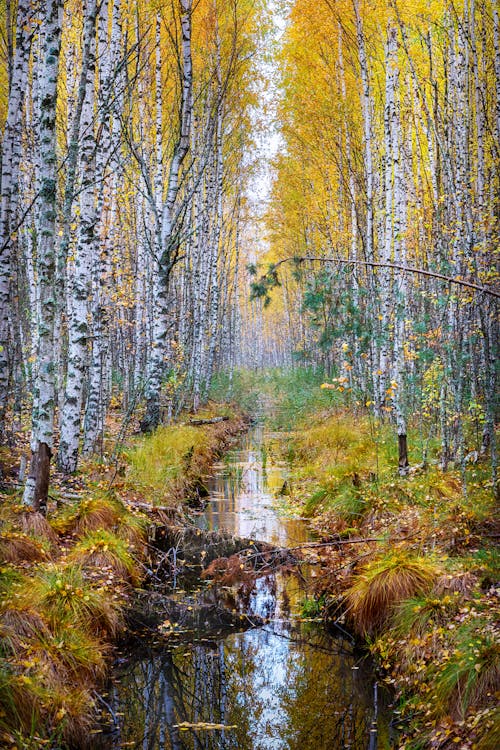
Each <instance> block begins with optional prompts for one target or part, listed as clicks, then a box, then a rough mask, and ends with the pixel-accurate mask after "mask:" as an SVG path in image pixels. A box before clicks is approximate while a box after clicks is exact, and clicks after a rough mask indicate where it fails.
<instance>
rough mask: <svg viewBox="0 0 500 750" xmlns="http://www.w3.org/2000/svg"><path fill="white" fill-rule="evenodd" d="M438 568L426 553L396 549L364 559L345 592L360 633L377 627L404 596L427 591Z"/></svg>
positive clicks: (362, 633) (365, 632) (386, 620)
mask: <svg viewBox="0 0 500 750" xmlns="http://www.w3.org/2000/svg"><path fill="white" fill-rule="evenodd" d="M437 573H438V569H437V566H436V564H435V563H434V562H433V561H431V560H430V559H429V558H428V557H417V556H414V555H412V554H410V553H408V552H406V551H403V550H397V551H393V552H390V553H388V554H386V555H384V556H382V557H378V558H376V559H375V560H373V561H372V562H370V563H368V564H367V565H366V566H365V567H364V568H363V569H362V570H361V572H360V573H358V574H357V576H356V578H355V580H354V583H353V584H352V586H351V587H350V588H349V589H348V591H347V593H346V604H347V608H348V611H349V617H350V619H351V620H352V622H353V625H354V627H355V629H356V630H357V631H358V632H359V633H360V634H361V635H363V636H370V635H373V634H374V633H376V632H378V631H380V629H381V628H382V627H383V626H384V625H386V624H387V622H388V621H389V619H390V618H391V616H392V615H393V612H394V608H395V607H396V606H397V605H398V604H399V603H400V602H402V601H403V600H404V599H409V598H410V597H412V596H415V595H416V594H419V593H425V592H427V591H429V590H430V589H431V587H432V585H433V583H434V582H435V580H436V577H437Z"/></svg>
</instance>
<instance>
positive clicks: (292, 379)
mask: <svg viewBox="0 0 500 750" xmlns="http://www.w3.org/2000/svg"><path fill="white" fill-rule="evenodd" d="M326 379H327V376H326V375H325V373H324V372H323V371H321V370H319V369H315V368H312V367H296V368H293V369H292V368H273V369H268V370H259V371H253V370H236V371H235V372H234V373H233V375H232V377H230V376H229V374H228V373H217V374H216V376H215V377H214V380H213V384H212V388H211V391H210V395H211V398H213V399H214V400H216V401H225V400H228V401H234V402H235V403H237V404H238V405H239V406H240V408H242V409H243V410H244V411H245V412H247V413H248V414H250V415H251V416H253V417H257V418H260V419H263V420H265V421H266V423H267V424H268V425H269V427H270V428H271V429H276V430H278V429H280V430H291V429H295V428H296V427H297V426H298V425H300V424H301V423H304V422H305V421H307V419H308V418H309V417H310V416H311V415H312V414H313V413H316V412H319V411H324V410H327V409H331V408H332V406H334V405H335V404H338V403H340V397H339V394H337V393H335V392H333V391H326V390H322V389H321V384H322V383H323V382H324V381H325V380H326Z"/></svg>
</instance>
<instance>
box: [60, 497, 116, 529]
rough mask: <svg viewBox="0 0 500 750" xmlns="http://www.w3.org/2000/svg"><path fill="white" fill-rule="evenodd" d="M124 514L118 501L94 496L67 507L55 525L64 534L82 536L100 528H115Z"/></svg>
mask: <svg viewBox="0 0 500 750" xmlns="http://www.w3.org/2000/svg"><path fill="white" fill-rule="evenodd" d="M122 515H123V508H122V507H120V504H119V503H117V502H116V501H113V500H111V499H108V498H103V497H92V498H87V499H86V500H81V501H79V502H77V503H74V504H73V505H71V506H69V507H68V508H65V509H64V511H63V512H62V513H60V514H59V515H58V516H57V518H56V519H55V521H54V525H55V527H56V528H57V530H58V531H60V532H61V533H63V534H74V535H75V536H77V537H81V536H85V534H89V533H90V532H92V531H97V530H98V529H113V528H114V527H115V526H116V525H117V524H118V523H119V521H120V518H121V517H122Z"/></svg>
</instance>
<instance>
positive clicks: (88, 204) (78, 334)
mask: <svg viewBox="0 0 500 750" xmlns="http://www.w3.org/2000/svg"><path fill="white" fill-rule="evenodd" d="M92 29H93V34H92V39H91V40H90V49H89V62H88V70H87V76H86V81H85V98H84V102H83V107H82V117H81V127H80V142H81V145H80V169H81V184H80V216H79V220H78V230H77V241H76V249H75V259H74V262H73V263H72V265H71V266H70V269H69V278H68V291H69V294H70V295H71V303H72V306H71V311H70V321H69V343H68V370H67V375H66V389H65V394H64V407H63V412H62V414H61V438H60V442H59V455H58V463H59V467H60V469H61V470H62V471H63V472H65V473H68V474H69V473H72V472H74V471H75V470H76V467H77V464H78V453H79V444H80V426H81V413H82V402H83V387H84V380H85V375H86V367H87V358H88V344H89V301H90V299H91V294H92V291H91V281H92V276H91V272H92V254H91V251H92V246H93V242H94V232H95V224H96V206H95V156H94V154H95V136H94V106H95V44H96V40H95V23H94V24H93V26H92Z"/></svg>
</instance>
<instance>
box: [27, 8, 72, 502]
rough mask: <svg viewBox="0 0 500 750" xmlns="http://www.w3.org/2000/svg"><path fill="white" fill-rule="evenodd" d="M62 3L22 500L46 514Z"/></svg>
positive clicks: (53, 50) (49, 52) (53, 41)
mask: <svg viewBox="0 0 500 750" xmlns="http://www.w3.org/2000/svg"><path fill="white" fill-rule="evenodd" d="M62 12H63V2H62V0H47V3H46V4H45V15H44V18H43V21H42V27H41V33H42V35H43V48H42V49H43V54H42V59H41V66H42V70H41V84H40V123H39V128H40V134H39V143H40V176H39V182H40V195H39V198H38V202H37V215H38V222H37V224H38V236H39V240H38V248H37V281H38V298H39V300H40V308H39V311H38V315H39V320H38V325H37V328H38V340H37V364H36V367H37V372H36V376H35V385H34V393H33V417H32V438H31V449H32V461H31V469H30V473H29V477H28V480H27V482H26V486H25V490H24V497H23V502H24V503H25V504H26V505H29V506H31V507H33V508H35V509H36V510H38V509H41V510H44V509H45V507H46V503H47V495H48V489H49V478H50V459H51V455H52V447H53V436H54V409H55V383H54V375H55V370H56V363H55V357H54V315H55V309H56V300H55V269H56V241H55V234H56V209H57V197H58V192H57V151H56V149H57V143H56V108H57V81H58V73H59V55H60V51H61V33H62Z"/></svg>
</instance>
